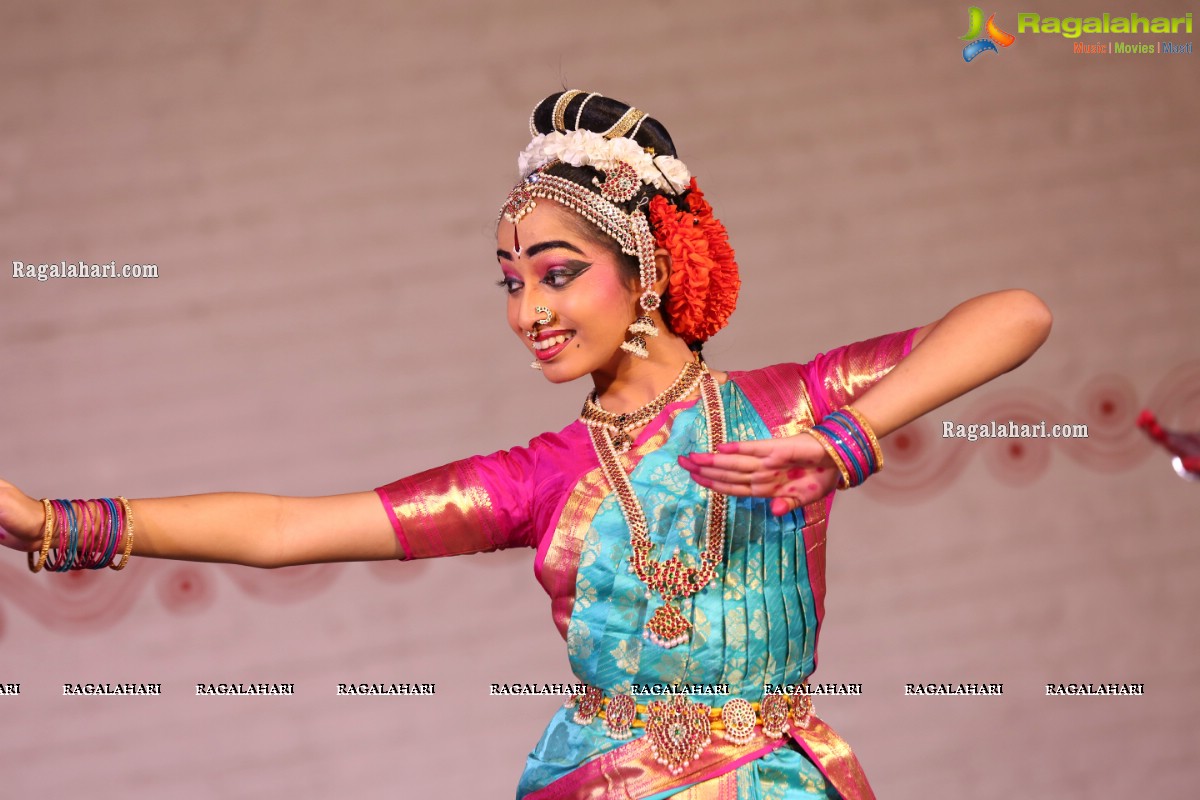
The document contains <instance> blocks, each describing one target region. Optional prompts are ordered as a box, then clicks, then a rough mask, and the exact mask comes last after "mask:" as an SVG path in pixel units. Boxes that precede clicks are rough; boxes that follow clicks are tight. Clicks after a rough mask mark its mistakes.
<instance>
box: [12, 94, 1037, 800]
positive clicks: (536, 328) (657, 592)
mask: <svg viewBox="0 0 1200 800" xmlns="http://www.w3.org/2000/svg"><path fill="white" fill-rule="evenodd" d="M529 124H530V134H531V136H532V137H533V138H532V141H531V143H530V144H529V146H528V147H527V148H526V149H525V151H524V152H523V153H522V154H521V156H520V162H519V163H520V170H521V175H522V178H521V181H520V183H519V184H518V185H517V186H516V188H514V189H513V191H512V192H511V193H510V195H509V197H508V198H507V200H506V202H505V203H504V206H503V208H502V210H501V213H500V217H499V221H498V225H497V231H496V240H497V251H496V255H497V259H498V262H499V267H500V274H501V275H500V281H499V282H500V284H501V286H502V287H503V288H504V290H505V291H506V292H507V316H508V324H509V326H510V327H511V328H512V330H513V332H514V333H515V334H516V336H517V337H518V338H519V339H520V341H521V342H522V344H523V345H524V346H525V347H527V348H528V349H529V352H530V355H531V357H532V359H533V360H532V366H533V367H534V368H536V369H540V370H541V371H542V374H543V375H544V376H545V377H546V378H547V379H548V380H550V381H552V382H554V383H561V382H565V381H572V380H575V379H577V378H583V377H588V378H590V379H591V381H592V384H593V391H592V392H591V394H590V395H589V396H588V398H587V400H586V402H585V403H584V406H583V410H582V412H581V415H580V418H579V419H577V420H575V421H573V422H571V423H570V424H569V425H567V426H566V427H565V428H563V429H561V430H559V431H556V432H553V433H546V434H543V435H541V436H539V437H537V438H535V439H534V440H533V441H531V442H530V443H529V445H528V446H526V447H517V448H513V449H512V450H507V451H503V452H499V453H494V454H492V455H487V456H472V457H470V458H466V459H463V460H461V461H457V462H454V463H452V464H448V465H446V466H443V467H439V468H437V469H432V470H428V471H426V472H423V473H420V474H418V475H413V476H409V477H406V478H402V479H400V480H398V481H395V482H394V483H390V484H388V485H386V486H382V487H380V488H378V489H376V490H375V491H373V492H370V491H366V492H359V493H355V494H348V495H340V496H333V497H318V498H293V497H276V496H268V495H258V494H239V493H221V494H207V495H196V496H190V497H175V498H158V499H138V500H132V501H126V500H125V499H124V498H102V499H99V500H88V501H84V500H75V501H66V500H62V501H60V500H49V499H47V500H42V501H38V500H35V499H33V498H30V497H27V496H26V495H25V494H23V493H22V492H20V491H19V490H17V489H16V487H14V486H12V485H11V484H8V483H4V482H0V537H3V538H2V539H0V543H3V544H5V545H7V546H9V547H11V548H14V549H16V550H21V551H26V552H28V559H29V562H30V566H31V568H33V569H35V570H37V569H51V570H58V571H63V570H67V569H73V568H101V567H103V566H105V565H111V566H113V567H115V568H120V567H123V566H124V565H125V563H126V560H127V559H128V558H129V557H130V555H136V556H151V557H158V558H174V559H188V560H194V561H225V562H232V563H238V564H246V565H252V566H261V567H276V566H284V565H293V564H310V563H317V562H325V561H353V560H367V559H390V558H399V559H413V558H427V557H433V556H445V555H456V554H461V553H474V552H482V551H489V550H495V549H499V548H505V547H517V546H524V547H530V548H533V549H535V551H536V555H535V572H536V574H537V577H538V580H539V581H540V582H541V583H542V585H543V586H544V587H545V589H546V591H547V592H548V594H549V595H550V598H551V610H552V614H553V617H554V622H555V624H556V625H557V626H558V629H559V632H560V633H561V634H562V636H563V638H564V639H565V641H566V644H567V651H568V655H569V657H570V661H571V665H572V668H573V670H574V672H575V675H576V676H577V678H578V679H579V681H580V682H581V684H586V687H587V688H586V690H585V691H583V692H581V693H580V694H579V695H577V696H575V697H573V698H571V701H570V702H569V703H568V705H567V706H565V707H564V708H563V709H561V710H560V711H559V712H558V713H557V714H556V715H555V716H554V718H553V719H552V720H551V721H550V724H549V726H548V727H547V729H546V732H545V734H544V735H543V737H542V739H541V741H539V742H538V744H537V745H536V747H535V748H534V750H533V752H532V753H531V755H530V757H529V761H528V764H527V766H526V769H525V773H524V775H523V776H522V779H521V783H520V787H519V789H518V796H519V797H526V798H537V799H538V800H544V799H545V798H568V797H570V798H575V797H609V796H611V797H621V798H626V797H637V798H650V797H653V798H660V797H672V796H674V797H681V798H682V797H689V798H700V797H713V798H734V797H738V798H750V797H772V798H776V797H788V798H792V797H844V798H849V799H850V800H856V799H857V798H868V797H871V796H872V794H871V790H870V787H869V785H868V783H867V780H866V778H865V776H864V775H863V773H862V770H861V768H860V767H859V764H858V761H857V760H856V759H855V757H854V755H853V754H852V753H851V751H850V748H849V747H848V746H847V745H846V744H845V742H844V741H842V740H841V739H840V738H839V737H838V736H837V735H836V734H835V733H834V732H833V731H832V729H831V728H830V727H829V726H828V725H827V724H826V723H825V722H824V721H822V720H821V719H820V717H819V716H817V714H816V713H815V710H814V708H813V705H812V700H811V697H810V696H809V695H808V694H807V693H806V692H805V691H804V689H803V688H797V687H801V685H802V684H803V683H804V681H805V680H806V679H807V678H808V676H809V675H810V674H812V672H813V670H814V669H815V667H816V649H817V634H818V631H819V629H820V624H821V619H822V615H823V610H824V602H823V601H824V592H825V551H824V543H825V531H826V525H827V522H828V518H829V512H830V509H831V506H832V492H833V491H834V490H835V489H845V488H852V487H854V486H857V485H859V484H861V483H862V482H863V481H864V480H865V479H866V478H867V477H869V476H870V475H871V474H872V473H874V472H876V471H878V470H879V469H881V468H882V467H883V462H884V453H883V450H882V449H881V446H880V443H879V439H881V438H883V437H884V436H886V435H887V434H888V433H890V432H892V431H894V430H896V429H897V428H899V427H900V426H902V425H904V424H906V423H908V422H910V421H911V420H913V419H916V418H917V417H919V416H921V415H922V414H925V413H927V412H928V411H930V410H932V409H934V408H937V407H938V406H940V405H942V404H943V403H945V402H947V401H949V400H951V399H953V398H955V397H957V396H959V395H961V394H962V393H964V392H966V391H969V390H970V389H972V388H974V387H976V386H979V385H980V384H982V383H984V382H986V381H988V380H990V379H992V378H994V377H996V376H997V375H1000V374H1001V373H1004V372H1006V371H1008V370H1011V369H1013V368H1014V367H1016V366H1017V365H1019V364H1020V363H1022V362H1023V361H1024V360H1025V359H1027V358H1028V357H1029V356H1030V355H1031V354H1032V353H1033V352H1034V351H1035V350H1036V349H1037V348H1038V347H1039V346H1040V345H1041V343H1042V342H1043V341H1044V340H1045V338H1046V336H1047V334H1048V332H1049V328H1050V314H1049V312H1048V311H1047V309H1046V307H1045V306H1044V305H1043V304H1042V303H1041V301H1039V300H1038V299H1037V298H1036V297H1034V296H1033V295H1031V294H1029V293H1027V292H1024V291H1019V290H1012V291H1005V292H997V293H993V294H989V295H984V296H981V297H976V298H974V299H971V300H968V301H967V302H965V303H962V304H961V305H959V306H957V307H955V308H953V309H951V310H950V311H949V312H948V313H947V314H946V315H945V316H944V317H942V318H941V319H940V320H938V321H936V322H934V323H931V324H929V325H925V326H923V327H920V328H914V329H912V330H908V331H902V332H899V333H893V334H889V335H885V336H880V337H878V338H874V339H869V340H867V341H863V342H858V343H856V344H851V345H848V346H846V347H842V348H838V349H837V350H834V351H831V352H829V353H826V354H823V355H818V356H816V357H815V358H813V359H812V360H810V361H808V362H806V363H787V364H778V365H775V366H769V367H765V368H759V369H752V370H748V371H719V370H715V369H712V368H710V367H709V366H708V365H707V364H706V363H705V362H704V360H703V358H702V356H701V345H702V344H703V343H704V342H705V341H706V340H707V339H708V338H709V337H711V336H712V335H713V334H714V333H716V332H717V331H718V330H720V328H721V327H723V326H724V324H725V322H726V321H727V319H728V318H729V315H730V313H731V312H732V311H733V307H734V304H735V301H736V297H737V292H738V287H739V278H738V273H737V265H736V263H735V261H734V255H733V251H732V249H731V248H730V246H729V242H728V239H727V237H726V232H725V229H724V227H723V226H722V225H721V224H720V222H718V221H717V220H716V219H715V218H714V216H713V214H712V209H711V207H710V206H709V205H708V202H707V201H706V200H705V198H704V196H703V194H702V193H701V191H700V189H699V188H698V187H697V185H696V183H695V181H694V179H693V178H692V177H691V174H690V172H689V170H688V168H687V166H686V165H685V164H684V163H683V162H682V161H681V160H679V158H678V156H677V154H676V151H675V147H674V145H673V143H672V141H671V138H670V136H669V135H668V133H667V131H666V129H665V128H664V127H663V126H662V125H661V124H660V123H659V122H658V121H657V120H655V119H654V118H653V117H650V116H648V115H646V114H645V113H643V112H642V111H640V110H638V109H636V108H632V107H630V106H628V105H625V104H624V103H620V102H618V101H616V100H613V99H610V98H606V97H603V96H602V95H600V94H597V93H594V92H592V93H586V92H579V91H567V92H561V93H556V94H554V95H551V96H550V97H547V98H546V99H545V100H543V101H542V102H540V103H539V104H538V105H537V106H536V107H535V109H534V111H533V114H532V116H531V117H530V122H529ZM815 299H816V298H810V300H815ZM836 299H837V298H822V301H836ZM768 684H770V685H774V686H783V687H788V688H785V689H784V690H783V691H781V692H779V693H774V692H765V691H764V686H765V685H768ZM651 685H653V686H656V687H659V691H662V687H667V693H666V695H665V696H664V695H662V694H653V693H648V692H647V691H646V689H647V687H649V686H651Z"/></svg>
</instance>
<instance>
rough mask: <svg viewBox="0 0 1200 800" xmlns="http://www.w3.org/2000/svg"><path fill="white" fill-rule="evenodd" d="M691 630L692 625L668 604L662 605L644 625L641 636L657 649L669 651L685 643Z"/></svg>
mask: <svg viewBox="0 0 1200 800" xmlns="http://www.w3.org/2000/svg"><path fill="white" fill-rule="evenodd" d="M691 629H692V623H690V622H688V621H687V618H686V617H684V616H683V614H681V613H679V609H677V608H675V606H673V605H671V604H670V603H663V604H662V605H661V606H659V607H658V610H656V611H655V612H654V615H653V616H651V617H650V620H649V621H648V622H647V623H646V630H645V632H644V633H643V634H642V635H643V636H645V637H646V638H647V639H649V640H650V641H652V642H654V643H655V644H656V645H658V646H659V647H663V648H666V649H667V650H670V649H671V648H672V647H675V646H677V645H681V644H683V643H684V642H686V641H687V640H688V631H690V630H691Z"/></svg>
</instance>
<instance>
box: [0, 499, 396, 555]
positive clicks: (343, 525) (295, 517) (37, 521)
mask: <svg viewBox="0 0 1200 800" xmlns="http://www.w3.org/2000/svg"><path fill="white" fill-rule="evenodd" d="M130 507H131V509H132V511H133V520H134V535H133V555H135V556H150V557H152V558H174V559H182V560H186V561H223V562H228V563H232V564H245V565H247V566H253V567H285V566H291V565H295V564H313V563H319V562H325V561H368V560H381V559H389V558H398V557H399V556H400V555H401V551H400V549H399V546H398V544H397V541H396V536H395V533H394V532H393V530H392V526H391V523H390V522H389V520H388V517H387V513H386V512H385V511H384V509H383V505H382V504H381V503H380V501H379V497H378V495H376V494H375V493H374V492H356V493H354V494H342V495H332V496H329V497H278V496H275V495H266V494H250V493H241V492H221V493H216V494H197V495H189V496H185V497H163V498H151V499H143V500H131V501H130ZM45 518H46V517H45V511H44V507H43V505H42V503H41V502H40V501H38V500H35V499H33V498H31V497H29V496H27V495H26V494H24V493H23V492H21V491H20V490H19V489H17V487H15V486H13V485H12V484H11V483H8V482H7V481H3V480H0V537H2V538H0V544H2V545H6V546H8V547H10V548H13V549H15V550H22V551H36V550H40V549H41V546H42V539H43V531H44V527H43V526H44V522H45ZM55 539H57V533H56V535H55ZM55 544H56V545H57V541H56V542H55ZM123 548H124V541H123V540H122V541H121V542H119V543H118V547H117V552H122V550H123Z"/></svg>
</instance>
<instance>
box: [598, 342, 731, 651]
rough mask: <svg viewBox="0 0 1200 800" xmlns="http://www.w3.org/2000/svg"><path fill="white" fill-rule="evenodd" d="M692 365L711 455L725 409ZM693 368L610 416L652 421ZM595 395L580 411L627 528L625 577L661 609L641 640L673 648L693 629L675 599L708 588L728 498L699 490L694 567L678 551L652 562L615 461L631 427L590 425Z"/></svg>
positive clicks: (719, 554) (708, 378)
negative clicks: (700, 529)
mask: <svg viewBox="0 0 1200 800" xmlns="http://www.w3.org/2000/svg"><path fill="white" fill-rule="evenodd" d="M693 364H695V365H696V367H697V368H698V369H699V370H700V373H699V376H698V377H697V378H696V380H697V381H698V382H699V384H700V396H701V400H702V402H703V406H704V414H705V417H706V420H707V423H708V446H709V450H710V451H712V452H714V453H715V452H716V450H717V445H719V444H721V443H723V442H724V441H725V408H724V406H723V405H722V403H721V393H720V390H718V389H717V382H716V380H715V379H714V378H713V376H712V373H710V372H709V371H708V367H707V366H705V365H704V364H703V363H702V362H693ZM693 364H689V365H688V367H686V368H685V369H684V371H683V372H681V373H680V375H679V378H678V379H676V381H675V384H673V385H672V386H671V388H670V389H668V390H667V391H666V392H664V393H663V394H662V395H660V396H659V397H658V398H656V399H655V400H654V402H652V403H651V404H650V405H648V406H643V407H642V408H639V409H638V410H637V411H635V412H633V414H631V415H613V416H621V417H633V415H637V418H641V416H642V415H645V414H649V415H650V416H649V417H647V418H646V421H649V420H650V419H653V418H654V416H655V415H656V414H657V413H658V412H659V411H661V410H662V408H664V407H666V405H667V404H669V403H671V402H673V400H671V399H665V398H668V395H671V394H672V393H676V394H677V393H678V392H680V391H682V389H683V387H687V386H691V385H692V379H691V378H690V373H691V371H692V366H693ZM692 391H694V389H691V388H689V390H688V391H687V392H686V393H683V394H679V395H678V396H677V397H676V398H675V399H678V398H679V397H686V396H687V395H689V394H691V393H692ZM594 395H595V393H593V397H591V398H589V399H588V400H589V405H585V406H584V414H585V417H584V421H585V422H587V424H588V433H589V434H591V438H592V446H593V447H595V448H596V456H597V457H598V458H599V460H600V469H601V471H603V473H604V477H605V479H606V480H607V481H608V485H609V486H610V487H611V488H612V490H613V492H615V493H616V495H617V500H618V501H619V502H620V504H621V513H622V514H624V516H625V522H626V524H627V525H628V526H629V545H630V559H629V562H630V563H629V571H630V572H632V573H633V574H634V575H636V576H637V577H638V578H639V579H640V580H641V581H642V582H643V583H644V584H646V587H647V589H646V599H647V600H649V599H651V598H652V597H653V593H654V592H657V593H658V595H659V596H660V597H661V598H662V605H661V606H659V607H658V609H657V610H655V612H654V615H653V616H651V618H650V620H649V621H648V622H647V623H646V629H645V631H644V632H643V636H644V637H645V638H646V639H648V640H650V641H652V642H654V643H655V644H657V645H659V646H660V647H666V648H671V647H675V646H676V645H680V644H683V643H684V642H686V641H687V640H688V632H689V631H690V630H691V628H692V624H691V623H690V622H688V620H687V618H686V617H685V616H683V614H682V613H681V612H680V611H679V609H678V608H676V607H675V606H674V601H675V598H677V597H684V598H686V597H691V596H692V595H694V594H696V593H697V592H699V591H700V590H701V589H703V588H704V587H705V586H707V585H708V583H709V582H710V581H711V580H712V579H713V576H714V575H715V574H716V569H717V565H718V564H720V563H721V559H722V558H724V555H725V515H726V510H727V508H728V505H729V498H728V497H726V496H725V495H723V494H721V493H719V492H714V491H712V490H711V489H707V488H703V487H702V488H701V489H700V491H701V493H702V494H707V496H708V503H707V504H706V506H707V507H706V510H705V514H704V521H705V526H704V527H705V532H706V538H705V542H704V547H703V549H702V550H701V551H700V558H699V561H700V564H699V566H688V565H686V564H684V563H683V561H682V560H681V559H680V557H679V550H678V549H676V550H675V552H674V554H673V555H672V556H671V557H670V558H669V559H667V560H666V561H656V560H653V559H651V558H650V548H651V541H650V526H649V525H648V524H647V522H646V513H645V511H643V510H642V506H641V503H639V502H638V498H637V494H635V493H634V490H633V484H632V483H630V481H629V475H628V474H627V473H626V472H625V468H624V467H623V466H622V464H621V461H620V458H619V457H618V456H617V448H616V445H615V443H614V441H613V429H614V428H615V429H616V430H617V431H618V432H619V435H621V436H623V437H624V438H625V439H626V440H628V439H629V435H628V428H631V427H633V423H632V422H629V423H627V424H626V425H625V426H621V425H620V424H619V423H617V422H612V423H601V422H598V421H597V422H591V421H589V420H588V419H587V414H588V413H589V408H590V405H595V404H594V403H593V401H594ZM654 407H657V410H655V411H654V412H653V413H651V412H650V411H648V409H651V408H654ZM595 408H596V409H598V410H599V411H600V413H603V414H607V413H608V412H606V411H603V410H602V409H599V406H598V405H595ZM592 413H594V412H592ZM642 424H644V423H642ZM626 449H628V447H626Z"/></svg>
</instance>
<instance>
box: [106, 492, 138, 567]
mask: <svg viewBox="0 0 1200 800" xmlns="http://www.w3.org/2000/svg"><path fill="white" fill-rule="evenodd" d="M117 500H119V501H120V502H121V508H123V509H125V552H124V553H122V554H121V561H120V563H119V564H109V565H108V568H109V569H125V564H126V562H128V561H129V554H130V553H131V552H133V509H132V508H130V507H129V501H128V500H126V499H125V498H124V497H118V498H117Z"/></svg>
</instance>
